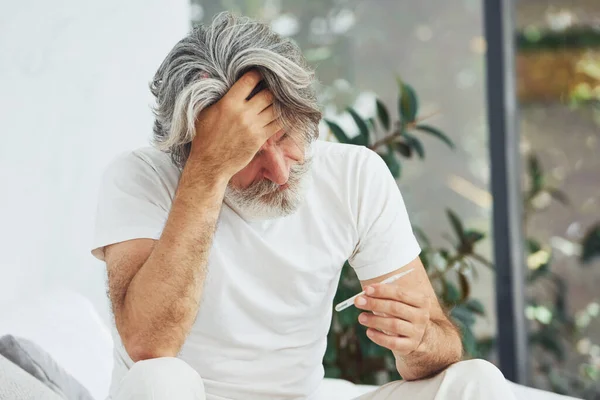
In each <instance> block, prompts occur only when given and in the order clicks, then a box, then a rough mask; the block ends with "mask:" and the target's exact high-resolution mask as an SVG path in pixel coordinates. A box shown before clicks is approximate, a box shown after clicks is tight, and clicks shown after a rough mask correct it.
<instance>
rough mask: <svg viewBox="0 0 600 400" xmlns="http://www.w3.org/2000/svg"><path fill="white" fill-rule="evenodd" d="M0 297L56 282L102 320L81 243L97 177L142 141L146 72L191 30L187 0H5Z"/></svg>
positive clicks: (101, 300) (1, 302)
mask: <svg viewBox="0 0 600 400" xmlns="http://www.w3.org/2000/svg"><path fill="white" fill-rule="evenodd" d="M1 3H2V6H1V7H0V8H1V10H2V11H1V12H0V138H1V140H0V307H6V306H8V305H9V304H10V303H12V301H14V300H15V299H17V298H20V297H22V296H31V295H35V293H36V292H39V291H41V290H47V289H52V288H56V287H68V288H72V289H74V290H76V291H78V292H80V293H82V294H85V295H86V296H87V297H89V298H90V299H92V301H93V302H94V304H95V305H96V306H97V308H98V309H99V311H100V312H101V315H102V316H103V317H104V318H108V312H107V309H106V302H105V297H106V296H105V272H104V268H103V264H102V263H100V262H98V261H96V260H95V259H94V258H93V257H92V256H91V255H90V252H89V247H90V243H91V238H92V229H93V218H94V211H95V206H96V204H95V203H96V195H97V188H98V181H99V178H100V175H101V173H102V170H103V168H104V166H105V165H106V163H107V162H108V161H109V160H110V158H111V157H113V156H114V155H115V154H117V153H119V152H121V151H124V150H126V149H130V148H132V147H136V146H139V145H144V144H146V143H148V140H149V138H150V134H151V127H152V114H151V111H150V107H149V106H150V104H151V103H152V97H151V94H150V92H149V90H148V82H149V81H150V79H151V78H152V76H153V74H154V72H155V70H156V68H157V67H158V65H159V63H160V62H161V61H162V59H163V58H164V56H165V55H166V53H167V52H168V51H169V50H170V49H171V47H172V46H173V45H174V44H175V42H176V41H177V40H179V39H180V38H181V37H182V36H183V35H185V33H186V32H187V30H188V29H189V23H188V21H189V5H188V0H128V1H120V0H93V1H90V0H59V1H42V0H28V1H27V0H19V1H8V0H2V2H1Z"/></svg>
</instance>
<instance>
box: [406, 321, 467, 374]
mask: <svg viewBox="0 0 600 400" xmlns="http://www.w3.org/2000/svg"><path fill="white" fill-rule="evenodd" d="M461 358H462V342H461V338H460V334H459V332H458V331H457V329H456V327H455V326H454V325H452V323H451V322H450V321H448V320H447V319H437V320H430V321H429V325H428V326H427V330H426V331H425V335H424V336H423V340H422V342H421V344H420V345H419V347H418V348H417V350H415V351H414V352H412V353H411V354H409V355H407V356H404V357H401V356H398V355H396V368H397V369H398V373H399V374H400V375H401V376H402V377H403V378H404V379H406V380H417V379H423V378H427V377H429V376H432V375H434V374H436V373H438V372H440V371H442V370H444V369H445V368H446V367H448V366H450V365H451V364H454V363H455V362H458V361H460V359H461Z"/></svg>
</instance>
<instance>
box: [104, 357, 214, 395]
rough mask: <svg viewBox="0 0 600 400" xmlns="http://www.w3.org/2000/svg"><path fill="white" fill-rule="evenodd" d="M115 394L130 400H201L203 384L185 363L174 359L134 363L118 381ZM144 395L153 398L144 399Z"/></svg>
mask: <svg viewBox="0 0 600 400" xmlns="http://www.w3.org/2000/svg"><path fill="white" fill-rule="evenodd" d="M118 393H120V394H122V397H123V398H126V399H131V400H137V399H146V398H153V399H160V400H162V399H172V398H177V399H186V400H205V394H204V383H203V382H202V379H201V378H200V375H199V374H198V372H196V370H194V369H193V368H192V367H191V366H189V365H188V364H187V363H186V362H185V361H183V360H180V359H178V358H174V357H163V358H153V359H149V360H143V361H138V362H136V363H135V364H134V365H133V367H131V369H130V370H129V371H128V372H127V374H126V375H125V377H124V378H123V380H122V381H121V384H120V385H119V390H118ZM148 394H152V396H153V397H152V396H151V397H147V395H148ZM115 397H116V398H117V399H120V398H121V396H115Z"/></svg>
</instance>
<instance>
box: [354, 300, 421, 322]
mask: <svg viewBox="0 0 600 400" xmlns="http://www.w3.org/2000/svg"><path fill="white" fill-rule="evenodd" d="M361 298H362V299H364V301H365V302H364V304H363V303H362V302H361V301H360V300H359V299H361ZM354 304H355V305H356V307H357V308H360V309H361V310H369V311H373V312H376V313H379V314H385V315H391V316H394V317H396V318H400V319H403V320H405V321H409V322H412V323H418V322H420V321H421V320H426V319H428V318H429V310H428V309H420V308H416V307H413V306H410V305H408V304H405V303H402V302H400V301H397V300H389V299H378V298H374V297H369V296H359V297H358V298H357V299H356V300H355V301H354Z"/></svg>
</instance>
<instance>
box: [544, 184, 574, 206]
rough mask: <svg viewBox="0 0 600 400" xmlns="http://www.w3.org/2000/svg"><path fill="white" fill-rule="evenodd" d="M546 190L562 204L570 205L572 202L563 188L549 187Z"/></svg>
mask: <svg viewBox="0 0 600 400" xmlns="http://www.w3.org/2000/svg"><path fill="white" fill-rule="evenodd" d="M546 191H547V192H548V194H549V195H550V197H552V198H553V199H554V200H556V201H558V202H559V203H561V204H562V205H565V206H568V205H569V204H570V202H569V198H568V197H567V194H566V193H565V192H563V191H562V190H559V189H555V188H547V189H546Z"/></svg>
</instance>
